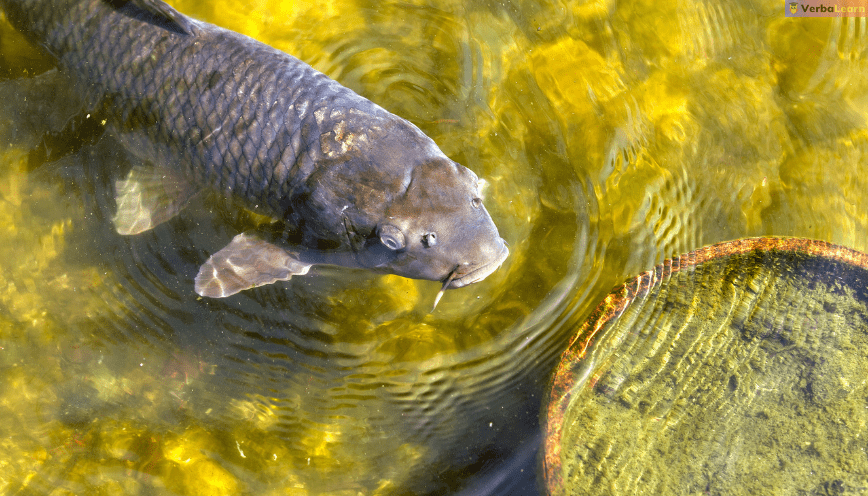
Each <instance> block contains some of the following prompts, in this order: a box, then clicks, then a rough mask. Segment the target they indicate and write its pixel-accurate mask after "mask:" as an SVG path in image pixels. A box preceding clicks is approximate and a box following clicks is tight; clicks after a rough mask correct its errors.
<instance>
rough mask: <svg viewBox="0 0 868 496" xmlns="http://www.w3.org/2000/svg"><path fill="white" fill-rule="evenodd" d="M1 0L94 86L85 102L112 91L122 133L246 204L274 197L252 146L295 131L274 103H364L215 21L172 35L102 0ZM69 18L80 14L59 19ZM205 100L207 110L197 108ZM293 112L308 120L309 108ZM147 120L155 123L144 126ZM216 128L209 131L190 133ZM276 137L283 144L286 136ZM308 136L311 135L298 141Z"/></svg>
mask: <svg viewBox="0 0 868 496" xmlns="http://www.w3.org/2000/svg"><path fill="white" fill-rule="evenodd" d="M2 4H3V6H4V9H5V10H6V12H7V14H8V16H9V19H10V21H11V22H12V23H13V24H14V25H15V26H16V27H17V28H19V29H21V30H22V32H24V33H25V34H27V35H28V36H29V37H30V38H31V39H33V40H34V41H35V42H36V43H38V44H39V45H41V46H43V47H45V48H46V49H47V50H48V51H49V52H50V53H52V54H55V55H58V57H59V62H60V66H61V68H62V69H63V70H64V71H66V72H67V73H69V74H70V75H71V76H72V77H73V79H74V80H75V81H76V83H77V84H81V85H82V86H83V87H85V86H90V87H92V88H98V89H97V90H96V91H93V92H89V94H88V95H87V99H88V101H89V102H91V103H93V102H101V101H104V100H105V99H106V96H107V95H118V96H120V97H119V98H118V97H117V96H116V97H114V98H112V104H113V105H115V110H116V111H117V110H119V111H120V113H119V114H120V115H130V114H132V115H135V116H137V118H136V119H134V120H133V121H131V122H129V121H128V122H127V123H120V126H119V127H121V131H124V129H123V127H124V126H123V124H128V125H132V126H141V127H142V128H143V130H144V131H145V132H146V133H147V135H148V137H149V138H151V139H153V140H155V141H161V142H164V143H166V144H167V145H169V148H170V149H171V151H172V154H173V155H174V156H183V157H184V160H183V162H184V165H185V166H186V168H187V169H188V170H189V171H185V172H187V173H188V174H189V173H190V172H192V171H191V170H192V169H194V168H197V169H200V168H203V167H204V168H205V169H206V170H207V171H208V174H207V175H206V180H208V181H210V182H211V183H212V184H214V185H215V186H216V187H217V188H219V189H221V190H232V191H233V193H234V194H235V195H240V196H241V197H242V198H244V199H246V200H248V201H249V202H252V203H254V204H261V203H263V200H265V201H266V202H267V203H269V204H271V205H272V207H273V208H275V209H276V208H279V207H278V204H277V202H276V199H275V198H268V196H270V195H272V194H273V193H274V192H279V191H280V190H281V189H282V188H273V189H269V188H268V187H267V186H268V185H267V183H266V182H265V181H263V177H264V175H263V172H262V170H263V169H268V168H272V169H273V168H274V166H273V165H272V164H269V163H268V160H267V159H268V158H269V157H270V155H269V154H267V153H260V150H268V149H269V148H271V147H272V146H274V145H275V144H276V141H277V136H278V135H279V134H281V133H290V134H291V133H292V132H293V131H294V130H295V129H294V127H292V126H289V125H286V124H287V123H286V120H285V119H284V118H283V117H284V114H283V113H284V111H285V110H284V109H279V108H277V106H276V105H274V104H273V103H274V102H276V101H285V102H286V101H289V102H293V103H295V104H296V108H298V106H299V105H298V104H299V102H300V101H302V100H304V101H308V102H311V103H313V102H317V103H318V104H319V105H318V106H322V105H327V104H328V103H329V102H330V101H331V100H334V99H335V98H336V97H337V98H340V99H342V100H355V101H354V102H353V104H355V105H357V106H362V107H365V108H370V107H371V106H372V105H371V103H370V102H368V101H367V100H364V99H362V98H361V97H358V96H357V95H354V94H353V93H352V92H351V91H349V90H348V89H346V88H344V87H342V86H340V85H338V84H337V83H335V82H334V81H331V80H329V79H327V78H326V77H325V76H323V75H322V74H320V73H318V72H316V71H315V70H314V69H312V68H311V67H309V66H308V65H307V64H305V63H304V62H301V61H299V60H298V59H295V58H293V57H292V56H290V55H287V54H284V53H282V52H278V51H277V50H274V49H273V48H271V47H268V46H267V45H263V44H260V43H257V42H254V41H253V40H251V39H249V38H247V37H245V36H243V35H239V34H237V33H233V32H230V31H227V30H224V29H221V28H218V27H216V26H211V25H207V24H204V23H197V22H195V21H193V24H192V29H193V34H194V35H195V36H190V35H182V34H176V33H171V32H168V31H166V30H163V29H159V28H157V27H155V26H153V25H150V24H147V23H144V22H142V21H139V20H137V19H133V18H130V17H128V16H126V15H123V14H122V13H120V12H118V11H117V10H115V9H113V8H112V7H111V6H110V5H108V4H107V3H106V2H104V1H102V0H91V1H62V0H61V1H50V2H49V1H44V0H23V1H20V0H3V2H2ZM71 19H78V20H80V21H79V22H78V23H71V22H68V21H69V20H71ZM254 61H255V62H254ZM220 68H231V69H229V70H223V71H221V70H219V69H220ZM215 74H221V75H222V77H220V78H219V82H218V83H217V84H216V85H215V84H212V83H213V78H214V75H215ZM300 81H304V87H302V88H296V87H295V85H293V84H292V83H293V82H300ZM94 83H96V84H94ZM287 83H289V84H287ZM179 88H189V91H197V95H198V97H197V99H196V100H195V101H193V100H191V99H189V98H185V93H184V92H182V91H178V90H179ZM262 88H268V89H269V92H270V95H269V98H268V100H263V97H265V94H264V93H265V92H262V91H261V89H262ZM275 93H283V95H281V96H280V97H277V96H276V95H275ZM238 95H244V98H238ZM150 102H159V104H151V103H150ZM209 103H210V104H211V108H208V107H206V105H207V104H209ZM94 106H95V105H94ZM311 107H312V106H311ZM371 110H373V109H371ZM221 116H222V118H221ZM111 117H113V116H112V115H109V118H111ZM145 117H147V119H145ZM298 118H299V119H300V120H305V119H310V114H307V115H299V116H298ZM152 122H153V123H155V124H156V125H149V124H151V123H152ZM116 124H117V123H116ZM311 125H312V127H315V123H312V124H311ZM218 126H221V128H220V129H219V130H218V131H216V133H215V134H216V136H213V137H212V138H215V139H213V140H209V141H207V142H204V143H203V142H202V141H201V140H199V141H197V140H196V137H197V136H199V135H200V134H201V133H204V134H209V133H211V132H213V131H214V130H215V129H218ZM239 128H241V129H243V130H244V132H238V130H239ZM194 130H195V131H194ZM314 131H315V130H314ZM313 134H317V133H313ZM280 141H281V143H282V144H283V146H284V147H285V146H287V145H288V144H290V143H291V142H289V141H288V140H280ZM311 141H312V140H311ZM312 144H316V143H310V142H308V143H299V145H301V146H310V145H312ZM290 146H291V145H290ZM296 155H299V156H301V157H305V155H304V154H296ZM206 157H207V158H208V160H205V158H206ZM215 157H219V158H220V159H219V160H214V158H215ZM314 158H315V157H314ZM309 169H310V168H308V170H309ZM251 176H253V177H251ZM251 179H253V180H251ZM291 179H292V180H294V182H302V181H303V180H304V179H305V178H304V177H294V178H291ZM263 186H266V187H263ZM263 196H265V198H263ZM274 213H282V212H274Z"/></svg>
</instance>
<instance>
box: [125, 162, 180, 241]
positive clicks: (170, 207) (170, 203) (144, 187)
mask: <svg viewBox="0 0 868 496" xmlns="http://www.w3.org/2000/svg"><path fill="white" fill-rule="evenodd" d="M115 192H116V195H117V196H116V203H117V213H115V216H114V217H112V222H113V223H114V225H115V229H116V230H117V232H118V233H119V234H127V235H129V234H139V233H141V232H144V231H147V230H149V229H152V228H154V227H156V226H157V225H159V224H161V223H163V222H165V221H167V220H169V219H171V218H172V217H174V216H176V215H178V212H180V211H181V209H183V208H184V206H185V205H187V203H188V202H189V201H190V199H191V198H193V197H194V196H195V195H196V193H197V191H195V190H194V189H193V188H191V187H190V185H189V184H188V183H187V182H186V181H184V180H182V179H179V178H176V177H174V176H172V174H171V173H170V172H168V171H167V170H166V169H164V168H161V167H154V166H146V165H136V166H134V167H133V168H132V169H131V170H130V172H129V174H127V177H126V178H125V179H123V180H121V181H117V182H116V183H115Z"/></svg>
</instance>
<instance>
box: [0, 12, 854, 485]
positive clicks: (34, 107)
mask: <svg viewBox="0 0 868 496" xmlns="http://www.w3.org/2000/svg"><path fill="white" fill-rule="evenodd" d="M173 5H174V6H175V7H176V8H178V9H179V10H181V11H182V12H185V13H187V14H190V15H192V16H195V17H197V18H200V19H203V20H206V21H209V22H213V23H216V24H219V25H222V26H224V27H227V28H229V29H233V30H236V31H240V32H243V33H246V34H248V35H251V36H254V37H256V38H258V39H260V40H262V41H264V42H266V43H269V44H272V45H274V46H276V47H278V48H280V49H282V50H285V51H287V52H289V53H292V54H294V55H296V56H298V57H300V58H302V59H303V60H305V61H307V62H309V63H311V64H312V65H313V66H314V67H316V68H317V69H319V70H321V71H323V72H325V73H326V74H328V75H330V76H331V77H333V78H335V79H337V80H338V81H340V82H341V83H342V84H344V85H346V86H348V87H350V88H352V89H354V90H355V91H357V92H359V93H360V94H362V95H363V96H366V97H368V98H370V99H371V100H373V101H375V102H377V103H379V104H381V105H383V106H384V107H385V108H386V109H388V110H390V111H392V112H394V113H396V114H398V115H401V116H403V117H405V118H408V119H410V120H411V121H413V122H414V123H416V124H417V125H418V126H419V127H420V128H422V130H423V131H425V132H426V133H427V134H429V135H430V136H431V137H432V138H434V140H435V141H436V142H437V143H438V144H439V145H440V147H441V148H442V149H443V151H444V152H445V153H446V154H447V155H449V156H450V157H452V158H453V159H455V160H457V161H458V162H460V163H462V164H464V165H466V166H468V167H469V168H470V169H472V170H473V171H475V172H476V173H477V174H478V175H479V176H480V177H483V178H485V179H486V180H487V181H488V187H487V190H486V191H485V194H486V205H487V208H488V209H489V211H490V212H491V215H492V217H493V218H494V220H495V222H496V224H497V225H498V227H499V229H500V232H501V235H502V236H503V237H504V238H505V239H506V240H507V242H509V244H510V249H511V255H510V258H509V259H508V260H507V262H506V263H505V264H504V266H503V267H502V268H501V269H500V270H499V271H497V272H495V273H494V274H493V275H492V276H490V277H489V278H488V279H486V280H485V281H483V282H481V283H479V284H476V285H473V286H471V287H469V288H465V289H460V290H456V291H449V292H447V293H446V295H445V296H444V298H443V300H442V301H441V302H440V304H439V306H438V307H437V310H436V311H435V312H433V313H432V314H427V311H428V309H429V308H430V305H431V302H432V301H433V298H434V294H435V293H436V291H437V289H438V287H437V286H438V285H437V284H436V283H430V282H420V281H411V280H407V279H403V278H400V277H396V276H375V275H371V274H367V273H365V272H362V271H347V270H338V269H318V270H316V273H313V271H312V273H311V275H310V276H308V277H304V278H295V279H293V280H292V281H289V282H287V283H283V284H278V285H274V286H269V287H264V288H259V289H256V290H252V291H247V292H244V293H241V294H239V295H236V296H234V297H231V298H228V299H225V300H205V299H201V298H199V297H197V296H196V294H195V293H194V292H193V289H192V287H193V284H192V279H193V277H194V276H195V274H196V271H197V270H198V266H199V265H200V264H201V263H202V262H203V261H204V260H205V259H206V258H207V256H208V255H209V254H210V253H213V252H214V251H216V250H218V249H219V248H220V247H222V246H223V245H225V244H226V243H227V242H228V241H229V239H231V237H232V236H233V235H234V234H236V233H237V232H239V231H240V230H242V229H244V228H245V227H249V226H251V225H253V224H255V223H256V222H259V219H257V218H256V217H255V216H253V215H251V214H246V213H244V212H238V211H236V210H234V209H233V208H232V206H230V205H226V204H223V203H220V202H219V201H211V200H209V201H203V202H201V203H198V204H196V205H193V206H191V207H190V208H189V209H187V210H186V211H185V212H184V213H183V214H182V215H181V216H180V217H179V218H177V219H175V220H173V221H171V222H169V223H167V224H165V225H162V226H160V227H158V228H157V229H155V230H153V231H152V232H149V233H145V234H142V235H140V236H135V237H122V236H119V235H117V234H116V233H115V232H114V230H113V227H112V226H111V223H110V220H109V219H110V216H111V214H112V213H113V208H114V204H113V201H114V200H113V198H112V192H111V186H110V185H111V180H112V179H111V174H110V172H111V171H113V170H117V169H120V168H123V166H124V165H125V158H124V154H123V153H121V152H120V151H119V149H118V148H119V147H118V145H117V144H116V143H115V142H114V141H113V140H111V139H109V138H103V139H100V140H96V139H90V138H95V136H96V135H97V134H98V133H94V132H93V129H97V130H98V129H99V127H98V126H91V127H90V128H88V129H91V135H86V136H78V137H73V138H71V139H68V140H67V141H64V142H63V143H65V144H63V145H62V144H61V143H59V142H58V141H51V140H49V141H43V140H42V139H41V135H42V133H45V132H47V131H48V130H55V129H56V128H57V127H58V126H57V124H56V122H58V121H59V122H61V123H63V117H64V115H63V110H64V109H62V108H56V107H55V106H51V105H40V104H39V100H40V99H45V98H46V97H47V96H48V95H47V93H48V92H47V91H46V90H40V89H39V88H38V87H37V88H35V89H34V86H35V83H32V82H31V83H22V81H26V80H25V79H23V76H30V75H32V74H34V73H39V72H41V71H42V70H45V69H46V68H49V67H51V63H50V60H48V59H45V58H44V57H41V56H40V55H39V54H38V53H37V52H35V51H33V50H32V49H30V48H26V47H24V46H23V44H22V43H21V42H18V41H16V40H17V38H16V37H15V36H14V35H13V34H12V33H10V32H9V29H8V27H4V28H3V31H2V32H0V55H2V62H0V74H2V75H5V76H6V77H9V76H11V77H14V78H15V79H13V80H6V81H4V82H3V83H2V85H0V92H2V94H4V96H5V100H6V101H7V102H9V103H10V105H8V108H7V109H6V110H5V111H3V112H0V138H2V140H3V141H2V142H0V145H2V148H0V164H2V166H0V176H2V179H0V231H2V237H3V238H2V239H3V240H4V241H3V242H2V243H0V254H2V256H0V368H2V370H3V377H4V380H3V381H2V383H0V411H2V416H3V418H6V419H8V421H7V422H5V423H4V425H3V426H0V440H2V441H0V492H4V493H13V494H14V493H16V492H20V493H22V494H84V493H87V494H118V493H123V494H165V493H171V494H191V495H192V494H299V495H306V494H329V495H345V494H346V495H349V494H353V495H355V494H443V493H448V492H456V491H459V490H461V489H462V488H464V487H466V486H469V487H471V488H472V490H473V491H474V492H475V493H476V494H479V492H477V491H486V490H488V491H490V492H491V493H492V494H506V493H507V490H506V489H502V488H497V483H498V481H500V480H504V481H506V482H504V484H505V485H506V486H509V484H510V483H509V480H510V479H512V480H516V481H522V480H525V479H526V477H523V473H522V472H520V470H521V469H519V471H517V470H515V467H516V464H515V463H513V462H514V460H511V459H510V458H509V457H510V453H512V452H513V451H516V452H517V453H518V456H519V460H520V461H524V460H530V459H532V457H529V456H527V453H528V452H529V449H528V446H529V445H528V444H527V443H533V442H538V436H537V434H536V433H537V430H538V424H537V422H538V420H537V416H538V413H539V409H540V406H541V405H540V401H541V398H542V397H543V390H544V386H545V384H546V381H547V380H548V377H549V374H550V373H551V370H552V369H553V366H554V363H555V361H556V360H557V357H558V355H559V354H560V352H561V351H563V349H564V348H565V347H566V345H567V343H568V340H569V338H570V336H571V334H572V333H573V332H574V331H575V324H576V323H577V322H579V321H580V320H581V319H582V318H583V317H584V316H585V315H587V313H588V312H589V310H590V309H591V308H592V307H593V306H594V305H596V303H597V302H598V301H599V299H600V298H602V297H603V296H604V295H605V294H606V293H607V292H608V291H609V290H610V289H611V288H612V287H613V286H614V285H615V284H618V283H620V282H622V281H623V280H624V279H625V278H627V277H630V276H632V275H634V274H637V273H639V272H642V271H644V270H647V269H648V268H650V267H652V266H653V265H654V264H656V263H659V262H660V261H662V260H663V259H665V258H667V257H669V256H671V255H674V254H678V253H683V252H687V251H690V250H692V249H695V248H698V247H700V246H703V245H706V244H710V243H714V242H718V241H723V240H728V239H734V238H738V237H744V236H758V235H791V236H802V237H809V238H817V239H823V240H826V241H830V242H833V243H837V244H842V245H845V246H849V247H852V248H855V249H859V250H863V251H864V250H866V249H868V247H866V244H868V243H866V239H868V237H866V223H868V214H866V212H868V209H866V205H865V194H864V191H866V187H868V179H866V178H865V175H864V174H861V170H860V167H859V166H860V164H861V162H862V161H863V160H864V157H863V155H864V153H865V150H866V132H865V129H866V126H865V115H866V99H865V95H866V92H865V89H866V88H865V87H866V79H865V75H866V72H865V68H864V64H865V62H864V54H865V50H866V42H865V39H864V30H865V27H866V26H865V24H864V23H863V22H861V21H862V20H860V19H841V20H837V19H785V18H784V17H783V6H782V5H773V6H771V5H770V4H768V5H766V4H753V3H750V2H736V3H730V4H727V6H726V7H721V6H719V5H718V4H716V3H704V2H673V3H669V4H665V5H661V4H660V2H643V1H640V2H630V3H619V4H616V3H614V2H597V3H588V4H578V5H576V4H573V3H570V2H564V3H553V2H515V3H493V2H492V3H489V2H449V1H438V2H424V1H415V0H414V1H412V2H399V3H382V2H353V1H340V2H331V3H329V4H328V5H318V6H316V7H309V6H307V4H306V3H303V2H298V3H296V2H280V1H267V0H266V1H261V2H243V3H235V2H225V1H204V2H203V1H197V2H193V1H192V0H188V1H177V2H173ZM22 85H23V87H24V88H27V90H26V91H33V93H30V94H29V95H28V96H29V99H28V103H27V104H26V105H25V104H24V103H23V102H24V98H23V96H22V95H23V94H22V93H21V91H19V90H20V88H21V87H22ZM34 100H35V101H34ZM18 111H21V112H23V113H18ZM57 114H59V115H57ZM60 127H63V126H62V125H61V126H60ZM82 127H83V128H86V127H87V126H82ZM30 130H36V131H37V132H36V134H35V135H34V134H32V133H30ZM85 134H87V133H85ZM69 141H71V142H72V144H70V143H69ZM64 147H71V148H72V149H75V148H78V151H75V152H74V153H66V151H65V148H64ZM49 148H50V150H49ZM45 155H47V156H49V158H57V160H55V161H53V162H51V163H47V164H44V165H41V166H39V167H35V165H37V164H38V163H39V162H41V161H42V160H41V159H40V157H42V156H45ZM522 457H523V458H522ZM519 465H522V464H519ZM522 466H523V467H524V468H525V470H526V471H527V470H530V469H531V468H532V466H533V464H532V463H524V464H523V465H522ZM504 471H508V472H510V475H509V476H507V477H501V476H502V475H503V472H504ZM517 483H518V482H517ZM513 491H514V492H515V493H516V494H527V493H526V492H525V491H526V487H524V488H513Z"/></svg>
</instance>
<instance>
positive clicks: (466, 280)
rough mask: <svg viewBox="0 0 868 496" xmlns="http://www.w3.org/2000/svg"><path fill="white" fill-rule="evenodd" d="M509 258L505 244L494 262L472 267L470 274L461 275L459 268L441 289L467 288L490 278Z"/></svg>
mask: <svg viewBox="0 0 868 496" xmlns="http://www.w3.org/2000/svg"><path fill="white" fill-rule="evenodd" d="M508 256H509V248H507V247H506V243H504V244H503V245H502V249H501V250H500V253H498V254H497V256H496V257H495V258H494V260H492V261H490V262H488V263H487V264H485V265H481V266H479V267H474V268H473V269H472V270H471V271H470V272H467V273H464V274H462V273H461V267H459V268H457V269H456V270H455V271H454V273H453V275H454V277H453V278H452V280H451V281H449V282H448V283H446V284H444V287H443V289H456V288H462V287H464V286H469V285H471V284H473V283H477V282H479V281H481V280H483V279H485V278H486V277H488V276H490V275H491V273H492V272H494V271H495V270H497V269H499V268H500V266H501V265H503V262H504V260H506V257H508Z"/></svg>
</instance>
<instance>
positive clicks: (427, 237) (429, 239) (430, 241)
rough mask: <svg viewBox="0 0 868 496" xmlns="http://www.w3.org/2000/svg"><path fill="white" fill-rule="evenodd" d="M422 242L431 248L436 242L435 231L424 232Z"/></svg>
mask: <svg viewBox="0 0 868 496" xmlns="http://www.w3.org/2000/svg"><path fill="white" fill-rule="evenodd" d="M422 244H423V245H425V246H427V247H428V248H431V247H432V246H434V245H436V244H437V233H433V232H430V233H425V234H423V235H422Z"/></svg>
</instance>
